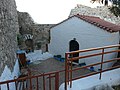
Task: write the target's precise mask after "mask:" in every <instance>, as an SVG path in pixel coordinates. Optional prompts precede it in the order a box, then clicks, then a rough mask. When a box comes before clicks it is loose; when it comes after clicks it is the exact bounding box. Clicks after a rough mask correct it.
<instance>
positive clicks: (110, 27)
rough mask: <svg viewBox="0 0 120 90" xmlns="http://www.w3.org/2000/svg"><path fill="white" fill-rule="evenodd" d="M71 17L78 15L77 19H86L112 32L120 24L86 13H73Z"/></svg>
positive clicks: (118, 28)
mask: <svg viewBox="0 0 120 90" xmlns="http://www.w3.org/2000/svg"><path fill="white" fill-rule="evenodd" d="M72 17H78V18H79V19H81V20H83V21H86V22H88V23H91V24H93V25H95V26H97V27H99V28H102V29H104V30H106V31H108V32H110V33H113V32H118V31H120V25H116V24H113V23H110V22H107V21H105V20H102V19H100V18H99V17H94V16H86V15H80V14H77V15H74V16H72ZM72 17H69V18H68V19H66V20H64V21H62V22H60V23H58V24H56V25H54V26H53V27H55V26H57V25H59V24H61V23H63V22H66V21H67V20H69V19H70V18H72ZM53 27H51V28H53Z"/></svg>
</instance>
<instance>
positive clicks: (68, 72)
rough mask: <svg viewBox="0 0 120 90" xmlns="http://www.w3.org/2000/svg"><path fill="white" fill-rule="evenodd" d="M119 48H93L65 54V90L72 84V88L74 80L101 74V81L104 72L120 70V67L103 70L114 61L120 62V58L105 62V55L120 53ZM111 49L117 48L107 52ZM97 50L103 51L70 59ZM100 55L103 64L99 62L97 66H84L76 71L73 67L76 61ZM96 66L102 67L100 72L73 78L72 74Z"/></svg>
mask: <svg viewBox="0 0 120 90" xmlns="http://www.w3.org/2000/svg"><path fill="white" fill-rule="evenodd" d="M119 47H120V45H111V46H105V47H99V48H91V49H84V50H78V51H73V52H67V53H66V54H65V58H66V61H65V90H67V85H69V84H70V87H72V81H73V80H76V79H80V78H83V77H87V76H91V75H94V74H98V73H99V74H100V77H99V79H101V77H102V72H105V71H108V70H111V69H115V68H120V65H118V66H114V67H110V68H107V69H104V70H103V64H105V63H110V62H113V61H116V60H117V61H118V60H120V58H113V59H111V60H105V61H104V55H105V54H110V53H115V52H120V50H119ZM110 48H116V49H115V50H109V51H105V50H106V49H110ZM96 50H99V51H100V50H101V51H100V52H97V53H94V54H87V55H84V56H78V57H70V56H73V54H76V53H83V52H91V51H96ZM100 55H101V62H97V63H95V64H90V65H86V66H82V67H79V68H74V69H73V67H72V62H73V61H75V60H78V59H82V58H88V57H94V56H100ZM96 65H100V71H95V72H92V73H89V74H87V75H82V76H78V77H74V78H73V76H72V73H73V72H74V71H77V70H80V69H84V68H88V67H93V66H96Z"/></svg>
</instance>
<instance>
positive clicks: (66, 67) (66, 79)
mask: <svg viewBox="0 0 120 90" xmlns="http://www.w3.org/2000/svg"><path fill="white" fill-rule="evenodd" d="M67 58H68V54H67V53H65V90H67V82H68V65H67V64H68V63H67V62H68V60H67Z"/></svg>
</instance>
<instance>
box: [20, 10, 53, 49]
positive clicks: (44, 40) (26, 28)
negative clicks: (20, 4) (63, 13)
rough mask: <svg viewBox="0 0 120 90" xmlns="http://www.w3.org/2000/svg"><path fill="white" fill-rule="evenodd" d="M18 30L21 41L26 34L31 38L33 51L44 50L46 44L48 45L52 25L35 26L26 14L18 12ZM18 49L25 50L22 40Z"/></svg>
mask: <svg viewBox="0 0 120 90" xmlns="http://www.w3.org/2000/svg"><path fill="white" fill-rule="evenodd" d="M18 21H19V29H20V31H19V32H20V34H21V36H22V39H24V37H25V36H26V35H28V34H31V35H32V36H33V38H32V39H33V47H34V49H42V50H43V51H45V50H46V44H48V43H49V37H50V34H49V29H50V27H51V26H53V25H54V24H35V23H34V21H33V19H32V17H31V16H30V15H29V14H28V13H27V12H18ZM19 47H20V49H27V46H26V44H25V40H22V43H21V45H19Z"/></svg>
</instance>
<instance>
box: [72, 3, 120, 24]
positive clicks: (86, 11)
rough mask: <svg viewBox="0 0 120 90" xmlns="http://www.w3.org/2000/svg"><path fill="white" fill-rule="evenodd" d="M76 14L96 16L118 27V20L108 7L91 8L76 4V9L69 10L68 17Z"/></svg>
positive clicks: (119, 20) (119, 21)
mask: <svg viewBox="0 0 120 90" xmlns="http://www.w3.org/2000/svg"><path fill="white" fill-rule="evenodd" d="M76 14H81V15H88V16H96V17H100V18H101V19H104V20H106V21H108V22H112V23H114V24H117V25H120V18H119V17H116V16H115V15H113V14H112V13H111V12H110V10H109V7H108V6H99V7H97V8H91V7H88V6H84V5H81V4H78V5H77V7H75V8H74V9H72V10H71V12H70V16H73V15H76Z"/></svg>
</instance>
